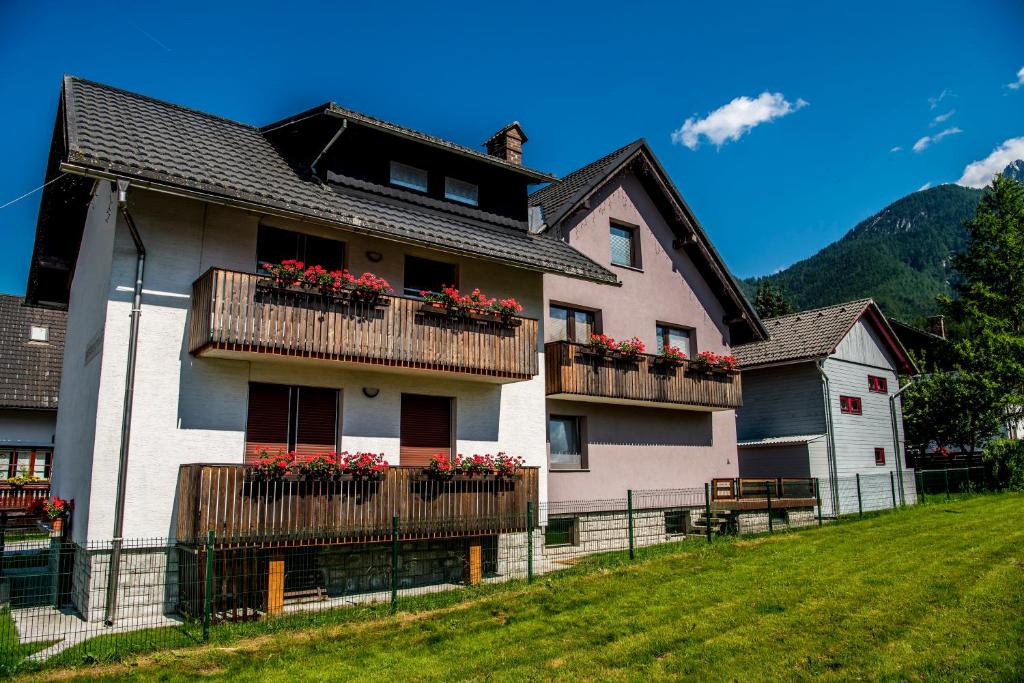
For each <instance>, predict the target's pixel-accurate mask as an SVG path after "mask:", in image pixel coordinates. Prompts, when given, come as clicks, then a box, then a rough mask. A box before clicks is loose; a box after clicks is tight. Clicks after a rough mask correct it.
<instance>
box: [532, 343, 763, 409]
mask: <svg viewBox="0 0 1024 683" xmlns="http://www.w3.org/2000/svg"><path fill="white" fill-rule="evenodd" d="M544 373H545V383H546V391H547V395H548V396H552V395H560V394H564V395H577V396H595V397H602V398H607V399H620V400H624V401H645V402H653V403H666V404H679V405H688V406H695V407H703V408H739V407H740V406H742V405H743V397H742V389H741V384H740V373H738V372H730V373H724V374H719V373H704V372H696V371H694V370H693V369H691V368H690V367H689V365H688V364H683V365H681V366H666V365H664V364H662V363H660V362H659V361H658V358H657V356H652V355H648V354H641V355H640V357H639V358H638V359H637V360H624V359H618V358H608V357H603V356H599V355H595V354H593V353H590V352H589V349H588V348H587V347H586V346H584V345H582V344H574V343H571V342H564V341H562V342H550V343H548V344H545V345H544Z"/></svg>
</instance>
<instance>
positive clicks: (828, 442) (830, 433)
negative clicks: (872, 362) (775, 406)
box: [814, 361, 839, 517]
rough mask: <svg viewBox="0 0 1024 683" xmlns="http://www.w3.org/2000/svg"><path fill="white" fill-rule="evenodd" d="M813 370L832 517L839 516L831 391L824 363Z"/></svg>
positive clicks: (819, 362)
mask: <svg viewBox="0 0 1024 683" xmlns="http://www.w3.org/2000/svg"><path fill="white" fill-rule="evenodd" d="M814 368H815V369H816V370H817V371H818V374H819V375H821V389H822V396H823V398H824V399H825V448H826V449H827V450H828V476H829V479H831V480H832V481H831V483H830V485H829V489H831V491H830V494H831V495H830V497H831V498H832V516H833V517H838V516H839V489H838V488H837V487H838V485H839V481H838V479H839V469H838V467H837V466H836V439H835V433H834V430H833V424H832V389H831V387H830V386H829V382H828V374H827V373H826V372H825V361H818V362H817V363H815V364H814Z"/></svg>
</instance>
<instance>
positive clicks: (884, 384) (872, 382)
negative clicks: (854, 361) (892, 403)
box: [868, 375, 889, 394]
mask: <svg viewBox="0 0 1024 683" xmlns="http://www.w3.org/2000/svg"><path fill="white" fill-rule="evenodd" d="M868 390H869V391H872V392H874V393H876V394H888V393H889V382H888V381H887V380H886V379H885V377H875V376H874V375H868Z"/></svg>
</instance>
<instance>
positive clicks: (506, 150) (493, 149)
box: [484, 121, 526, 166]
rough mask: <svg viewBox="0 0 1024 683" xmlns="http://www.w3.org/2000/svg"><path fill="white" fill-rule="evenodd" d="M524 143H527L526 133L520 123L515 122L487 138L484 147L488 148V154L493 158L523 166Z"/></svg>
mask: <svg viewBox="0 0 1024 683" xmlns="http://www.w3.org/2000/svg"><path fill="white" fill-rule="evenodd" d="M524 142H526V133H524V132H523V129H522V127H521V126H520V125H519V122H518V121H513V122H512V123H510V124H508V125H507V126H505V127H504V128H502V129H501V130H499V131H498V132H497V133H495V134H494V135H492V136H491V137H489V138H487V141H486V142H484V145H486V146H487V153H488V154H490V155H491V156H492V157H498V158H499V159H504V160H505V161H510V162H512V163H513V164H516V165H517V166H521V165H522V163H523V143H524Z"/></svg>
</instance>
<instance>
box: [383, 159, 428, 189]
mask: <svg viewBox="0 0 1024 683" xmlns="http://www.w3.org/2000/svg"><path fill="white" fill-rule="evenodd" d="M391 184H392V185H397V186H398V187H407V188H409V189H410V190H416V191H417V192H426V191H427V172H426V171H424V170H423V169H422V168H416V167H415V166H407V165H406V164H400V163H398V162H397V161H392V162H391Z"/></svg>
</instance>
